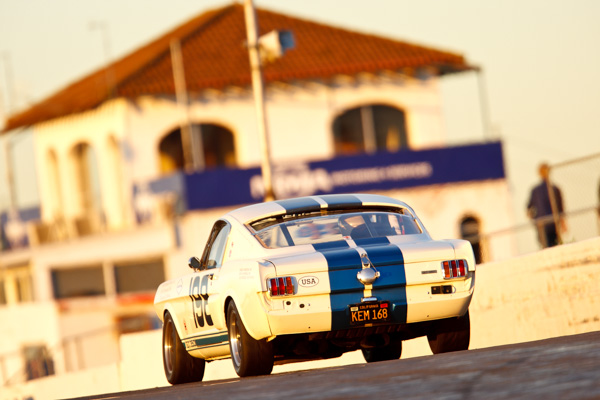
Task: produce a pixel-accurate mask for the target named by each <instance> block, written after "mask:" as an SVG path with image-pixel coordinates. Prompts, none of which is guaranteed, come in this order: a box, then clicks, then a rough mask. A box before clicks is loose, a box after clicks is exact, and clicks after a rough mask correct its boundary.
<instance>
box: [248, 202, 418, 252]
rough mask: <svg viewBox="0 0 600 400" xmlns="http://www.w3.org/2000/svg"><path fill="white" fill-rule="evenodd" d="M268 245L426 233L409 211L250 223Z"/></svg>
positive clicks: (305, 217) (330, 215)
mask: <svg viewBox="0 0 600 400" xmlns="http://www.w3.org/2000/svg"><path fill="white" fill-rule="evenodd" d="M250 226H251V227H252V228H253V229H254V230H255V236H256V238H257V239H258V240H260V242H261V243H262V244H263V245H264V246H265V247H268V248H279V247H289V246H298V245H303V244H317V243H326V242H333V241H337V240H345V239H352V240H357V239H367V238H374V237H382V236H396V235H415V234H420V233H422V231H421V228H420V227H419V225H418V223H417V222H416V220H415V217H414V216H413V215H412V214H410V212H408V210H405V209H401V210H398V211H395V212H390V211H369V212H364V211H361V212H343V213H335V214H325V215H320V214H314V213H313V214H306V215H298V216H295V217H292V216H279V217H271V218H268V219H265V220H261V221H256V222H255V223H253V224H251V225H250Z"/></svg>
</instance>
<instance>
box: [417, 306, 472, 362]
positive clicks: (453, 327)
mask: <svg viewBox="0 0 600 400" xmlns="http://www.w3.org/2000/svg"><path fill="white" fill-rule="evenodd" d="M470 339H471V322H470V320H469V311H468V310H467V312H466V314H465V315H463V316H462V317H458V318H447V319H442V320H439V321H436V322H435V323H434V324H433V326H432V330H431V331H430V332H429V333H428V334H427V340H428V341H429V347H430V348H431V351H432V352H433V354H440V353H449V352H452V351H462V350H468V349H469V341H470Z"/></svg>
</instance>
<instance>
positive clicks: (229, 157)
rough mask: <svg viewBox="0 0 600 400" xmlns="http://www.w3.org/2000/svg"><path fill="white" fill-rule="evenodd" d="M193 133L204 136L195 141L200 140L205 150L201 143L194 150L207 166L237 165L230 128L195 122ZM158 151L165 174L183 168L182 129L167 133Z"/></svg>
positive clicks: (195, 135)
mask: <svg viewBox="0 0 600 400" xmlns="http://www.w3.org/2000/svg"><path fill="white" fill-rule="evenodd" d="M192 135H193V136H194V137H195V138H198V137H200V138H202V141H201V142H199V141H193V142H199V143H201V145H202V150H203V151H200V145H198V146H196V148H195V149H194V151H196V154H197V155H201V156H202V157H201V158H202V160H203V163H204V166H205V168H207V169H210V168H217V167H235V166H236V165H237V161H236V156H235V143H234V140H233V139H234V138H233V133H232V132H231V131H230V130H229V129H227V128H225V127H223V126H221V125H215V124H194V125H192ZM158 151H159V158H160V170H161V172H162V173H163V174H168V173H171V172H174V171H177V170H182V169H183V168H184V166H185V160H184V156H183V147H182V142H181V131H180V129H176V130H174V131H172V132H171V133H169V134H167V135H166V136H165V137H164V138H163V139H162V140H161V141H160V144H159V148H158Z"/></svg>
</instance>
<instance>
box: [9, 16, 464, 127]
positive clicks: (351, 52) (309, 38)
mask: <svg viewBox="0 0 600 400" xmlns="http://www.w3.org/2000/svg"><path fill="white" fill-rule="evenodd" d="M257 14H258V19H259V20H260V33H261V34H264V33H267V32H270V31H273V30H291V31H293V32H294V35H295V36H296V38H297V41H296V43H297V46H296V48H295V49H294V51H291V52H289V53H288V54H286V57H283V58H281V59H279V60H277V61H276V62H274V63H271V64H268V65H266V66H265V67H264V80H265V82H267V83H273V82H284V83H294V82H297V81H306V80H309V81H310V80H319V81H325V82H327V81H331V80H333V79H335V78H336V77H337V76H356V75H359V74H365V73H369V74H386V73H403V74H407V75H408V76H415V75H416V74H419V73H427V74H432V75H435V76H441V75H444V74H448V73H455V72H461V71H468V70H471V69H473V66H471V65H469V64H468V63H467V62H466V61H465V59H464V58H463V57H462V56H461V55H458V54H453V53H450V52H445V51H440V50H437V49H433V48H428V47H423V46H417V45H414V44H410V43H407V42H402V41H397V40H391V39H388V38H383V37H378V36H374V35H367V34H362V33H358V32H354V31H349V30H345V29H340V28H335V27H331V26H328V25H324V24H319V23H315V22H312V21H308V20H303V19H299V18H295V17H290V16H287V15H283V14H279V13H275V12H271V11H267V10H258V11H257ZM173 39H177V40H179V41H181V44H182V46H181V47H182V54H183V59H184V62H185V76H186V82H187V86H188V90H189V91H190V92H191V93H198V94H199V93H202V92H203V91H205V90H226V89H227V88H235V87H239V88H248V87H249V86H250V66H249V61H248V53H247V49H246V47H245V46H244V43H245V40H246V31H245V25H244V9H243V6H242V5H240V4H232V5H230V6H226V7H223V8H219V9H215V10H211V11H208V12H205V13H203V14H201V15H199V16H198V17H196V18H194V19H192V20H190V21H188V22H187V23H185V24H183V25H181V26H180V27H178V28H176V29H174V30H172V31H170V32H168V33H166V34H165V35H163V36H162V37H160V38H158V39H156V40H154V41H152V42H151V43H149V44H147V45H146V46H144V47H142V48H140V49H138V50H136V51H134V52H133V53H131V54H129V55H127V56H125V57H123V58H122V59H120V60H118V61H115V62H113V63H112V64H111V65H109V66H108V67H107V68H102V69H100V70H98V71H96V72H95V73H93V74H91V75H89V76H86V77H84V78H83V79H81V80H79V81H77V82H74V83H72V84H71V85H69V86H67V87H65V88H64V89H63V90H61V91H59V92H57V93H55V94H54V95H52V96H50V97H48V98H47V99H45V100H43V101H41V102H40V103H38V104H36V105H34V106H33V107H31V108H29V109H27V110H25V111H23V112H22V113H19V114H17V115H14V116H12V117H11V118H9V119H8V121H7V123H6V127H5V130H6V131H8V130H11V129H15V128H18V127H22V126H27V125H33V124H35V123H39V122H44V121H48V120H50V119H53V118H58V117H63V116H66V115H70V114H74V113H79V112H83V111H86V110H89V109H92V108H95V107H98V106H99V105H101V104H102V103H104V102H106V101H108V100H109V99H110V98H111V96H115V97H123V98H128V99H136V98H138V97H140V96H148V95H154V96H165V95H171V96H174V95H175V85H174V82H173V71H172V67H171V65H172V64H171V55H170V47H169V45H170V43H171V41H172V40H173ZM420 70H423V71H420ZM107 79H108V80H109V82H107Z"/></svg>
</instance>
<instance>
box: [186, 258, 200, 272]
mask: <svg viewBox="0 0 600 400" xmlns="http://www.w3.org/2000/svg"><path fill="white" fill-rule="evenodd" d="M188 265H189V267H190V268H192V269H194V270H199V269H201V268H200V259H199V258H198V257H192V258H190V259H189V261H188Z"/></svg>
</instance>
